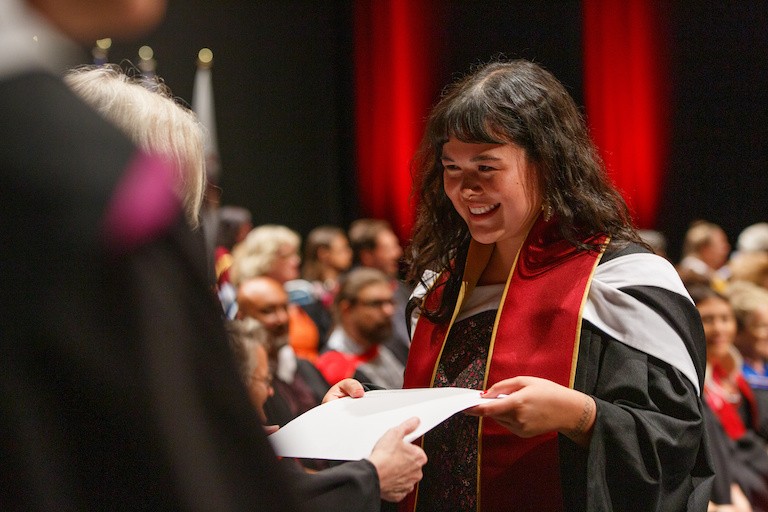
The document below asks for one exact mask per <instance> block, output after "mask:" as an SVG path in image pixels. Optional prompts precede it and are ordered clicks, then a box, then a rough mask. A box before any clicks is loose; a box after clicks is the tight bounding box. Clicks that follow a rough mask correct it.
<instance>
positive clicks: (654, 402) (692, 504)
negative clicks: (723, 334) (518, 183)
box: [409, 244, 713, 512]
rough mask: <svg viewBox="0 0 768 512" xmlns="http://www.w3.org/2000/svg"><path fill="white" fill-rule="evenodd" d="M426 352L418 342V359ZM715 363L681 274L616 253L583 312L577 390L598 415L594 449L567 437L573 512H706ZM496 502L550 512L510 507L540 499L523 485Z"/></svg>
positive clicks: (565, 469)
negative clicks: (707, 416)
mask: <svg viewBox="0 0 768 512" xmlns="http://www.w3.org/2000/svg"><path fill="white" fill-rule="evenodd" d="M467 266H468V267H469V266H470V265H469V263H468V265H467ZM419 292H420V293H422V294H423V290H418V291H417V295H416V296H417V297H418V296H419V294H418V293H419ZM509 293H514V291H512V290H510V291H509ZM501 314H502V315H503V314H513V312H512V311H502V313H501ZM419 322H421V320H419ZM414 330H416V332H418V326H417V327H415V328H414ZM427 341H429V340H427ZM422 342H423V340H420V339H418V336H415V337H414V341H413V344H412V346H411V356H414V354H416V350H415V349H418V348H419V347H418V346H417V343H422ZM436 347H437V349H434V347H433V350H434V352H437V351H438V350H439V348H440V344H439V343H438V344H436ZM497 350H498V348H497ZM705 355H706V354H705V343H704V336H703V329H702V326H701V320H700V317H699V315H698V312H697V310H696V308H695V306H694V304H693V302H692V301H691V300H690V298H689V297H688V295H687V293H686V292H685V290H684V288H683V286H682V283H680V281H679V278H677V276H676V274H675V272H674V269H673V268H672V267H671V265H669V264H668V262H664V261H662V260H661V259H660V258H658V257H655V256H652V255H650V254H648V251H647V250H645V249H643V248H641V247H639V246H637V245H634V244H630V245H629V246H626V247H623V248H617V247H616V246H613V245H612V246H609V248H608V249H607V250H606V253H605V254H604V255H603V257H602V258H601V260H600V262H599V265H598V266H597V269H596V270H595V272H594V278H592V279H591V282H590V289H589V300H588V301H587V303H586V305H585V306H584V307H583V314H582V316H581V324H580V332H579V340H578V352H577V358H576V367H575V373H574V378H573V383H572V387H573V388H574V389H576V390H579V391H582V392H584V393H586V394H589V395H591V396H592V397H593V398H594V400H595V403H596V406H597V412H596V419H595V423H594V429H593V432H592V436H591V441H590V444H589V446H588V447H587V448H586V449H585V448H583V447H581V446H578V445H576V444H575V443H573V442H572V441H571V440H570V439H568V438H567V437H566V436H563V435H558V436H557V441H558V445H557V446H558V459H559V477H560V489H559V491H560V492H562V504H563V507H564V509H565V510H567V511H585V512H586V511H589V512H595V511H629V510H663V511H686V510H688V511H705V510H706V508H707V502H708V499H709V496H710V491H711V488H712V481H713V470H712V463H711V459H710V455H709V450H708V446H707V442H708V438H707V436H706V434H705V424H704V412H703V411H704V410H703V404H702V401H701V398H700V391H701V389H702V388H703V377H704V366H705ZM409 364H411V361H410V360H409ZM421 366H425V367H426V368H427V369H428V370H430V369H431V366H430V365H421ZM421 366H419V368H420V367H421ZM534 375H535V374H534ZM512 376H513V375H508V376H504V378H507V377H512ZM490 384H491V383H489V385H490ZM428 435H429V434H428ZM504 448H505V447H504V446H501V445H500V444H499V445H498V450H499V452H500V453H503V450H504ZM427 464H429V462H428V463H427ZM537 491H538V492H546V489H543V490H542V489H539V490H537ZM487 492H489V493H490V495H485V496H484V498H485V501H482V499H481V503H482V504H483V509H484V510H520V511H527V510H537V511H540V510H542V509H541V508H540V507H537V506H536V505H535V504H530V503H529V504H522V503H521V502H519V501H514V500H509V499H508V497H509V496H512V495H519V496H524V495H526V494H528V495H530V494H532V489H530V488H529V487H525V488H521V487H520V486H517V487H516V482H515V481H514V480H512V481H508V482H505V484H504V485H499V486H496V487H493V488H492V489H488V490H487ZM515 493H517V494H515ZM481 498H483V497H481ZM490 502H495V503H502V504H503V505H501V506H488V505H487V503H490ZM419 506H420V507H423V508H422V509H423V510H440V508H439V507H440V504H439V503H423V504H421V505H419Z"/></svg>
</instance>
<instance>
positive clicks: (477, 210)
mask: <svg viewBox="0 0 768 512" xmlns="http://www.w3.org/2000/svg"><path fill="white" fill-rule="evenodd" d="M498 206H499V205H498V203H497V204H492V205H489V206H481V207H479V208H470V209H469V212H470V213H471V214H472V215H482V214H484V213H488V212H489V211H491V210H494V209H496V208H497V207H498Z"/></svg>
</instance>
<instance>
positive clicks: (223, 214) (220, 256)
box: [213, 206, 253, 318]
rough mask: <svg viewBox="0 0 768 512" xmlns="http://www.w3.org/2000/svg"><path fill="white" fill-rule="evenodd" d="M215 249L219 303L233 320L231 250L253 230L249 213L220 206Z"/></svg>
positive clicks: (233, 299)
mask: <svg viewBox="0 0 768 512" xmlns="http://www.w3.org/2000/svg"><path fill="white" fill-rule="evenodd" d="M216 219H217V220H216V222H217V226H216V244H215V245H216V249H215V251H214V262H213V264H214V271H215V273H216V289H217V292H218V296H219V301H220V302H221V306H222V308H223V309H224V316H225V317H226V318H234V313H233V311H234V310H235V309H236V308H237V298H236V295H237V289H236V288H235V286H234V285H233V284H232V280H231V279H230V278H229V269H230V267H232V248H233V247H234V246H235V245H237V244H238V243H240V242H242V241H243V239H244V238H245V237H246V235H247V234H248V233H249V232H250V231H251V229H253V224H252V221H251V212H250V211H249V210H248V209H247V208H242V207H240V206H222V207H220V208H217V215H216Z"/></svg>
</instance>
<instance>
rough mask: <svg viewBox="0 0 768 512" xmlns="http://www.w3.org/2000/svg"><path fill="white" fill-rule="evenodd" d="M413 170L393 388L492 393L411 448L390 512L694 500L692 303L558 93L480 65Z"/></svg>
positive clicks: (439, 117)
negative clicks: (412, 482) (398, 380)
mask: <svg viewBox="0 0 768 512" xmlns="http://www.w3.org/2000/svg"><path fill="white" fill-rule="evenodd" d="M414 175H415V176H416V180H417V187H418V200H419V211H418V215H417V221H416V226H415V230H414V236H413V242H412V245H411V247H410V250H409V251H408V254H407V255H406V257H407V258H408V263H409V264H410V269H409V277H410V279H411V280H412V282H414V284H418V285H419V286H418V287H417V290H416V292H415V293H414V296H413V298H412V300H411V304H410V306H411V308H412V309H411V310H412V313H413V314H412V320H413V323H412V328H411V333H412V344H411V348H410V355H409V359H408V364H407V367H406V371H405V384H404V387H410V388H416V387H436V386H437V387H443V386H458V387H468V388H475V389H479V390H487V391H486V396H488V397H499V398H498V399H497V400H492V401H489V402H488V403H486V404H483V405H480V406H478V407H475V408H473V409H471V410H469V411H468V412H469V414H466V415H457V416H454V417H452V418H450V419H449V420H447V421H446V422H444V423H442V424H441V425H439V426H438V427H437V428H435V429H433V430H431V431H430V432H429V433H428V434H427V435H426V436H425V437H424V438H423V439H422V445H423V447H424V449H425V451H426V452H427V455H428V457H429V462H428V464H427V465H426V466H425V468H424V479H423V481H422V482H421V483H420V484H419V486H418V489H417V490H416V491H415V492H413V493H411V494H410V495H409V496H408V498H407V499H406V500H405V501H404V502H403V504H402V505H401V510H409V511H410V510H417V511H426V510H438V509H440V510H478V511H502V510H504V511H506V510H547V511H549V510H565V509H566V508H567V509H568V510H628V509H635V510H657V509H661V508H663V509H664V510H686V509H688V507H689V505H693V508H692V509H696V507H699V508H698V509H704V508H706V502H707V498H708V495H709V489H708V487H707V485H699V484H700V483H701V482H703V481H706V480H707V478H708V477H709V476H711V474H712V471H711V469H710V468H709V467H708V466H707V463H706V458H705V457H702V454H704V453H705V450H706V447H705V446H704V443H705V441H704V439H705V438H704V437H703V420H702V412H701V411H702V403H701V400H700V397H699V393H700V390H701V388H702V383H703V377H704V362H705V353H704V350H705V346H704V340H703V337H702V336H701V329H700V327H698V325H700V324H699V323H698V322H699V320H698V316H697V313H696V309H695V307H694V305H693V303H692V302H691V300H690V297H689V296H688V294H687V292H686V291H685V288H684V287H683V285H682V283H681V282H680V279H679V278H678V276H677V273H676V272H675V270H674V268H673V267H672V266H671V264H669V262H667V261H666V260H664V259H663V258H661V257H659V256H656V255H654V254H652V253H651V251H650V250H649V249H648V248H647V247H646V246H645V244H643V243H642V242H641V240H640V238H639V237H638V235H637V233H636V232H635V229H634V227H633V226H632V224H631V220H630V216H629V213H628V211H627V207H626V205H625V203H624V201H623V199H622V198H621V196H620V194H619V193H618V192H617V191H616V190H615V189H614V187H613V186H612V185H611V183H610V180H609V179H608V178H607V175H606V172H605V169H604V166H603V164H602V162H601V161H600V159H599V157H598V156H597V152H596V150H595V147H594V145H593V143H592V142H591V140H590V138H589V136H588V133H587V129H586V126H585V123H584V120H583V119H582V117H581V114H580V112H579V109H578V108H577V107H576V105H575V103H574V101H573V99H572V98H571V97H570V96H569V95H568V93H567V92H566V90H565V88H564V87H563V86H562V84H560V83H559V82H558V81H557V79H556V78H555V77H554V76H552V75H551V74H550V73H549V72H547V71H546V70H544V69H543V68H542V67H540V66H538V65H536V64H533V63H531V62H527V61H510V62H493V63H490V64H488V65H486V66H483V67H481V68H479V69H477V70H476V71H475V72H474V73H473V74H471V75H469V76H467V77H465V78H464V79H462V80H460V81H458V82H457V83H456V84H454V85H452V86H451V87H449V88H448V89H447V90H446V92H445V94H444V96H443V98H442V99H441V101H440V102H439V103H438V104H437V105H436V107H435V108H434V109H433V111H432V113H431V115H430V117H429V119H428V122H427V128H426V132H425V135H424V137H423V139H422V143H421V146H420V149H419V152H418V154H417V157H416V159H415V160H414ZM660 312H661V313H660ZM667 312H669V313H667ZM502 395H505V396H503V397H502ZM663 439H675V440H676V441H675V443H674V445H673V446H672V445H670V443H667V442H663V441H662V440H663ZM662 446H663V448H662ZM627 454H632V456H627ZM640 461H643V462H642V463H641V462H640ZM649 461H652V462H651V466H652V467H648V462H649ZM588 468H589V471H587V469H588ZM588 474H589V475H590V476H589V481H587V475H588Z"/></svg>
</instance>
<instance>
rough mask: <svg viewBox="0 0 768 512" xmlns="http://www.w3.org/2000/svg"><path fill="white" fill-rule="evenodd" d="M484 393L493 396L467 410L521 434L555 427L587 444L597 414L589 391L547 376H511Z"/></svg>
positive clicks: (582, 444)
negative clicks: (585, 392) (566, 384)
mask: <svg viewBox="0 0 768 512" xmlns="http://www.w3.org/2000/svg"><path fill="white" fill-rule="evenodd" d="M501 395H506V396H501ZM483 396H484V397H487V398H496V400H489V401H488V402H487V403H484V404H481V405H478V406H476V407H473V408H471V409H468V410H467V411H466V413H467V414H471V415H473V416H488V417H490V418H493V419H494V420H496V421H497V422H498V423H499V424H501V425H503V426H504V427H506V428H508V429H509V430H510V431H511V432H512V433H514V434H516V435H518V436H520V437H533V436H537V435H539V434H544V433H547V432H552V431H557V432H560V433H561V434H563V435H565V436H567V437H569V438H570V439H572V440H573V441H574V442H576V443H578V444H579V445H581V446H587V445H588V444H589V440H590V438H591V435H592V426H593V425H594V423H595V414H596V406H595V401H594V399H593V398H592V397H591V396H589V395H586V394H584V393H582V392H580V391H576V390H573V389H570V388H566V387H564V386H561V385H560V384H556V383H554V382H552V381H550V380H547V379H541V378H538V377H514V378H512V379H506V380H503V381H500V382H497V383H496V384H494V385H493V386H492V387H491V388H490V389H488V391H486V392H485V393H484V394H483ZM497 397H498V398H497Z"/></svg>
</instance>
